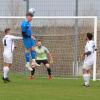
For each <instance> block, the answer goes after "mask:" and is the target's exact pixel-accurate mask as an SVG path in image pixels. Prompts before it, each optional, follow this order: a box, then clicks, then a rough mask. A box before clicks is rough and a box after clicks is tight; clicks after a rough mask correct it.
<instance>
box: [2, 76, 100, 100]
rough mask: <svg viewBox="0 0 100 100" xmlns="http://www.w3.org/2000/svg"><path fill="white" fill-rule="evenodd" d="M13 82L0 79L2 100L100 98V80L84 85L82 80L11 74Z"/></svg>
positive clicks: (89, 99)
mask: <svg viewBox="0 0 100 100" xmlns="http://www.w3.org/2000/svg"><path fill="white" fill-rule="evenodd" d="M10 76H11V79H12V82H10V83H8V84H4V83H3V82H2V80H0V100H85V99H87V100H100V81H96V82H92V81H91V87H89V88H85V87H82V80H80V79H79V80H74V79H53V80H47V79H41V78H36V79H35V80H28V79H27V77H26V76H25V75H21V74H11V75H10Z"/></svg>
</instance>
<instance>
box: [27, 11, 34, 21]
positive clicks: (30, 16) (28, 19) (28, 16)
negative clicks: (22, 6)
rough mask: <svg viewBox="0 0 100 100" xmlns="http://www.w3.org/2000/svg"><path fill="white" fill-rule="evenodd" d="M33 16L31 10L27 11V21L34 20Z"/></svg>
mask: <svg viewBox="0 0 100 100" xmlns="http://www.w3.org/2000/svg"><path fill="white" fill-rule="evenodd" d="M32 17H33V14H32V13H30V12H28V13H26V20H27V21H29V22H31V21H32Z"/></svg>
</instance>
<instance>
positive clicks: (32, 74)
mask: <svg viewBox="0 0 100 100" xmlns="http://www.w3.org/2000/svg"><path fill="white" fill-rule="evenodd" d="M32 69H33V70H32V71H31V76H34V73H35V68H32Z"/></svg>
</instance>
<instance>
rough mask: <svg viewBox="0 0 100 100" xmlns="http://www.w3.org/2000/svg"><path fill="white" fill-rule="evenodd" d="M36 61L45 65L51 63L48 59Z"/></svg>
mask: <svg viewBox="0 0 100 100" xmlns="http://www.w3.org/2000/svg"><path fill="white" fill-rule="evenodd" d="M36 62H37V64H39V65H40V64H44V65H46V64H49V62H48V60H36Z"/></svg>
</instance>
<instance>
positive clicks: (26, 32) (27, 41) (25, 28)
mask: <svg viewBox="0 0 100 100" xmlns="http://www.w3.org/2000/svg"><path fill="white" fill-rule="evenodd" d="M21 31H22V36H23V44H24V47H25V48H32V46H35V44H36V43H35V42H36V41H35V40H33V39H32V38H31V37H32V31H31V24H30V22H28V21H26V20H23V21H22V23H21Z"/></svg>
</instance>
